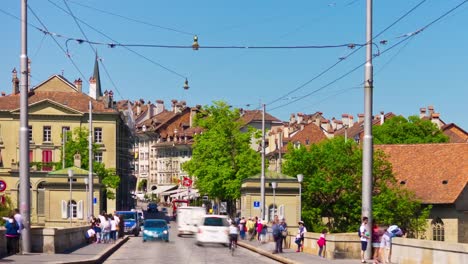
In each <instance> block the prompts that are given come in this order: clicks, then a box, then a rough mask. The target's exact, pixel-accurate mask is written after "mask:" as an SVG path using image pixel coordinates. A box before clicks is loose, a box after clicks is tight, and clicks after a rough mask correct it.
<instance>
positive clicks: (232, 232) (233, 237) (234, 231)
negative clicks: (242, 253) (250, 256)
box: [229, 221, 239, 249]
mask: <svg viewBox="0 0 468 264" xmlns="http://www.w3.org/2000/svg"><path fill="white" fill-rule="evenodd" d="M238 233H239V228H238V227H237V225H236V222H235V221H232V223H231V225H230V226H229V249H231V245H232V242H233V241H234V243H235V245H236V247H237V235H238Z"/></svg>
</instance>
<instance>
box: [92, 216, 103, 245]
mask: <svg viewBox="0 0 468 264" xmlns="http://www.w3.org/2000/svg"><path fill="white" fill-rule="evenodd" d="M93 229H94V232H95V233H96V243H101V239H102V228H101V220H100V219H99V218H94V220H93Z"/></svg>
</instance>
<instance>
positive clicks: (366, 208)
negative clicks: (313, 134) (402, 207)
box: [362, 0, 374, 259]
mask: <svg viewBox="0 0 468 264" xmlns="http://www.w3.org/2000/svg"><path fill="white" fill-rule="evenodd" d="M366 14H367V19H366V21H367V23H366V65H365V77H364V143H363V144H364V146H363V156H362V172H363V173H362V216H367V217H368V218H369V222H368V224H367V226H366V229H367V231H368V232H369V233H370V232H372V228H371V225H372V159H373V142H372V92H373V82H374V80H373V66H372V0H367V11H366ZM370 245H372V240H371V238H369V243H368V246H367V251H366V256H365V257H366V258H367V259H370V258H371V256H372V246H370Z"/></svg>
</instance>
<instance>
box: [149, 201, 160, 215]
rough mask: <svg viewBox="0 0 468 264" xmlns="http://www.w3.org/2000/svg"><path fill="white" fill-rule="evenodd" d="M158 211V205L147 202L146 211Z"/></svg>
mask: <svg viewBox="0 0 468 264" xmlns="http://www.w3.org/2000/svg"><path fill="white" fill-rule="evenodd" d="M157 211H158V205H157V204H156V203H149V204H148V213H156V212H157Z"/></svg>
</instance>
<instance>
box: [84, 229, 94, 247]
mask: <svg viewBox="0 0 468 264" xmlns="http://www.w3.org/2000/svg"><path fill="white" fill-rule="evenodd" d="M85 238H86V243H88V244H92V243H93V242H94V241H95V239H96V231H94V227H93V225H91V226H90V227H89V229H88V230H86V233H85Z"/></svg>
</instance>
